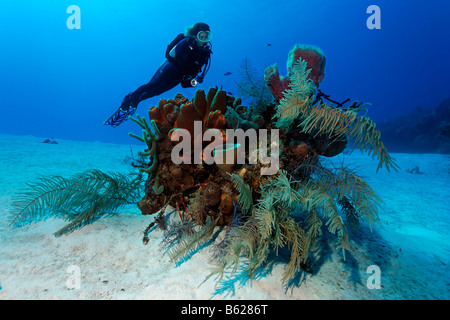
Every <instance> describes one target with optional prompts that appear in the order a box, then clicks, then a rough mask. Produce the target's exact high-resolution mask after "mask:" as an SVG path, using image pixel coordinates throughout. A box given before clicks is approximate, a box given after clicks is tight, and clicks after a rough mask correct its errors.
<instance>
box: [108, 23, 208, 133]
mask: <svg viewBox="0 0 450 320" xmlns="http://www.w3.org/2000/svg"><path fill="white" fill-rule="evenodd" d="M211 37H212V34H211V30H210V28H209V26H208V25H207V24H206V23H202V22H198V23H195V24H193V25H192V26H189V27H186V30H185V33H184V34H183V33H180V34H179V35H178V36H177V37H176V38H175V39H174V40H173V41H172V42H171V43H170V44H169V45H168V46H167V50H166V59H165V60H164V62H163V63H162V65H161V66H160V67H159V69H158V70H157V71H156V73H155V75H154V76H153V78H152V79H151V80H150V82H149V83H147V84H145V85H143V86H141V87H139V88H138V89H136V91H134V92H130V93H129V94H127V95H126V96H125V98H124V99H123V101H122V104H121V105H120V107H119V109H117V111H116V112H114V114H112V115H111V116H110V117H109V118H108V119H107V120H106V121H105V122H104V123H103V124H104V125H110V126H111V127H113V128H115V127H117V126H119V125H120V124H122V123H123V122H125V121H126V120H128V117H129V116H132V115H133V114H134V113H135V112H136V109H137V107H138V104H139V103H140V102H141V101H143V100H146V99H149V98H151V97H154V96H157V95H159V94H162V93H164V92H166V91H168V90H170V89H172V88H174V87H175V86H177V85H178V84H181V86H182V87H183V88H189V87H195V86H196V85H197V83H202V82H203V79H204V77H205V75H206V73H207V72H208V70H209V67H210V64H211V54H212V51H211V47H212V45H211V42H210V40H211ZM202 68H203V71H202Z"/></svg>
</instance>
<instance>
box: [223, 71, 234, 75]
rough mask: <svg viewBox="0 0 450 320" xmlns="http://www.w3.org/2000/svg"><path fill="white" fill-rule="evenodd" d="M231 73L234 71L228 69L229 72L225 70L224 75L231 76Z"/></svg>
mask: <svg viewBox="0 0 450 320" xmlns="http://www.w3.org/2000/svg"><path fill="white" fill-rule="evenodd" d="M231 74H233V73H232V72H230V71H227V72H225V73H224V74H223V75H224V76H229V75H231Z"/></svg>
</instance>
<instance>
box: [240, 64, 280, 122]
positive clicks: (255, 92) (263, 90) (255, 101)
mask: <svg viewBox="0 0 450 320" xmlns="http://www.w3.org/2000/svg"><path fill="white" fill-rule="evenodd" d="M239 76H240V79H239V81H238V82H236V93H237V95H239V96H241V97H242V99H243V100H247V103H248V104H249V105H250V106H253V109H254V110H255V112H256V113H258V114H261V113H262V112H263V111H264V110H265V108H266V105H268V104H270V103H271V102H273V96H272V94H271V93H270V90H269V88H268V87H267V85H266V82H265V81H264V75H260V74H259V73H258V72H257V71H256V70H254V69H253V67H252V66H251V64H250V61H249V59H248V58H245V59H244V60H243V61H242V64H241V69H240V74H239Z"/></svg>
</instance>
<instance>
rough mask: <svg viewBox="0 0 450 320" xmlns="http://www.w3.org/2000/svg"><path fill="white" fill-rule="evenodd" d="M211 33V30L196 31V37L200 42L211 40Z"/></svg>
mask: <svg viewBox="0 0 450 320" xmlns="http://www.w3.org/2000/svg"><path fill="white" fill-rule="evenodd" d="M211 38H212V33H211V31H207V30H202V31H200V32H199V33H197V39H198V41H200V42H208V41H211Z"/></svg>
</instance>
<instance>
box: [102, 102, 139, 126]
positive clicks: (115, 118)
mask: <svg viewBox="0 0 450 320" xmlns="http://www.w3.org/2000/svg"><path fill="white" fill-rule="evenodd" d="M136 110H137V108H136V107H132V106H130V107H128V108H127V109H126V110H125V108H122V107H120V108H119V109H117V110H116V112H114V113H113V114H112V115H111V116H110V117H109V118H108V119H106V120H105V122H103V124H104V125H105V126H111V127H113V128H115V127H117V126H119V125H121V124H122V123H124V122H125V121H127V120H128V117H131V116H132V115H133V114H134V113H135V112H136Z"/></svg>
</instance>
